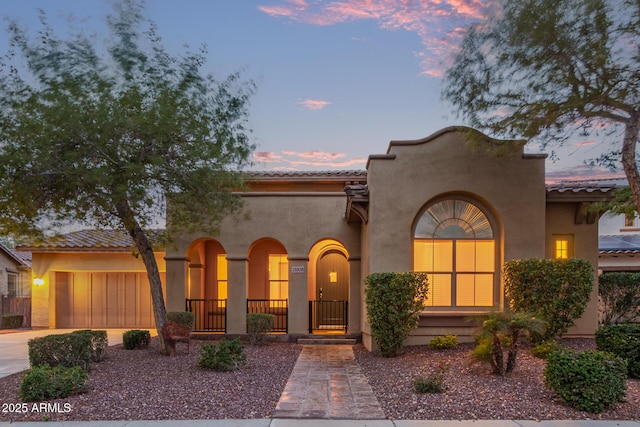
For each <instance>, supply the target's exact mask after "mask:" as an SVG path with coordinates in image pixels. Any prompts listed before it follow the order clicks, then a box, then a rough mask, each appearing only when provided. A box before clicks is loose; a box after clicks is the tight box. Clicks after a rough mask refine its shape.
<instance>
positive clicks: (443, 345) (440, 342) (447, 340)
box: [429, 334, 459, 350]
mask: <svg viewBox="0 0 640 427" xmlns="http://www.w3.org/2000/svg"><path fill="white" fill-rule="evenodd" d="M458 344H459V342H458V337H457V336H455V335H451V334H447V335H445V336H441V337H435V338H433V339H432V340H431V342H430V343H429V347H431V348H432V349H434V350H448V349H454V348H458Z"/></svg>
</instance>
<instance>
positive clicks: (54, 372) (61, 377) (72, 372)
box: [20, 365, 89, 402]
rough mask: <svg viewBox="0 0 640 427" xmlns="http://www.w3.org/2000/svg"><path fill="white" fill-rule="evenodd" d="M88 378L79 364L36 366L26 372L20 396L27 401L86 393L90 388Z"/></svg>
mask: <svg viewBox="0 0 640 427" xmlns="http://www.w3.org/2000/svg"><path fill="white" fill-rule="evenodd" d="M88 378H89V375H88V374H87V372H85V371H84V370H83V369H82V368H81V367H79V366H74V367H72V368H67V367H64V366H56V367H54V368H52V367H50V366H48V365H44V366H36V367H33V368H31V369H30V370H28V371H26V372H25V373H24V376H23V377H22V382H21V384H20V398H21V399H22V400H23V401H25V402H40V401H43V400H51V399H62V398H65V397H68V396H71V395H72V394H79V393H84V392H86V391H87V390H88V389H89V385H88V382H87V381H88Z"/></svg>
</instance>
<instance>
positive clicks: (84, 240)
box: [18, 230, 133, 252]
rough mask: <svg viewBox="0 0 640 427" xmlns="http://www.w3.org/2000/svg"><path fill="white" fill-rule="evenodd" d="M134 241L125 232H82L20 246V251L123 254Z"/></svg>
mask: <svg viewBox="0 0 640 427" xmlns="http://www.w3.org/2000/svg"><path fill="white" fill-rule="evenodd" d="M132 248H133V241H132V240H131V237H130V236H129V234H128V233H127V232H126V231H124V230H81V231H73V232H71V233H67V234H62V235H60V236H55V237H52V238H50V239H47V240H44V241H41V242H34V243H31V244H29V245H24V246H19V247H18V249H19V250H27V251H31V252H50V251H55V252H60V251H63V252H64V251H77V250H81V251H94V252H121V251H130V250H131V249H132Z"/></svg>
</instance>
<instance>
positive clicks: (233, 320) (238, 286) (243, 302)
mask: <svg viewBox="0 0 640 427" xmlns="http://www.w3.org/2000/svg"><path fill="white" fill-rule="evenodd" d="M248 268H249V263H248V260H247V257H246V256H244V255H243V256H232V255H227V269H228V276H227V333H228V334H246V333H247V277H248Z"/></svg>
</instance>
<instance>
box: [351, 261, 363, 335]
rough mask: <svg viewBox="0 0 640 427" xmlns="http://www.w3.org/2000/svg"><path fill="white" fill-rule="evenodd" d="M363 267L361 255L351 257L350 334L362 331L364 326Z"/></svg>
mask: <svg viewBox="0 0 640 427" xmlns="http://www.w3.org/2000/svg"><path fill="white" fill-rule="evenodd" d="M361 283H362V268H361V262H360V257H359V256H354V257H349V328H348V332H349V333H350V334H357V333H360V332H361V330H362V328H361V327H360V325H361V323H362V319H361V317H362V293H361Z"/></svg>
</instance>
